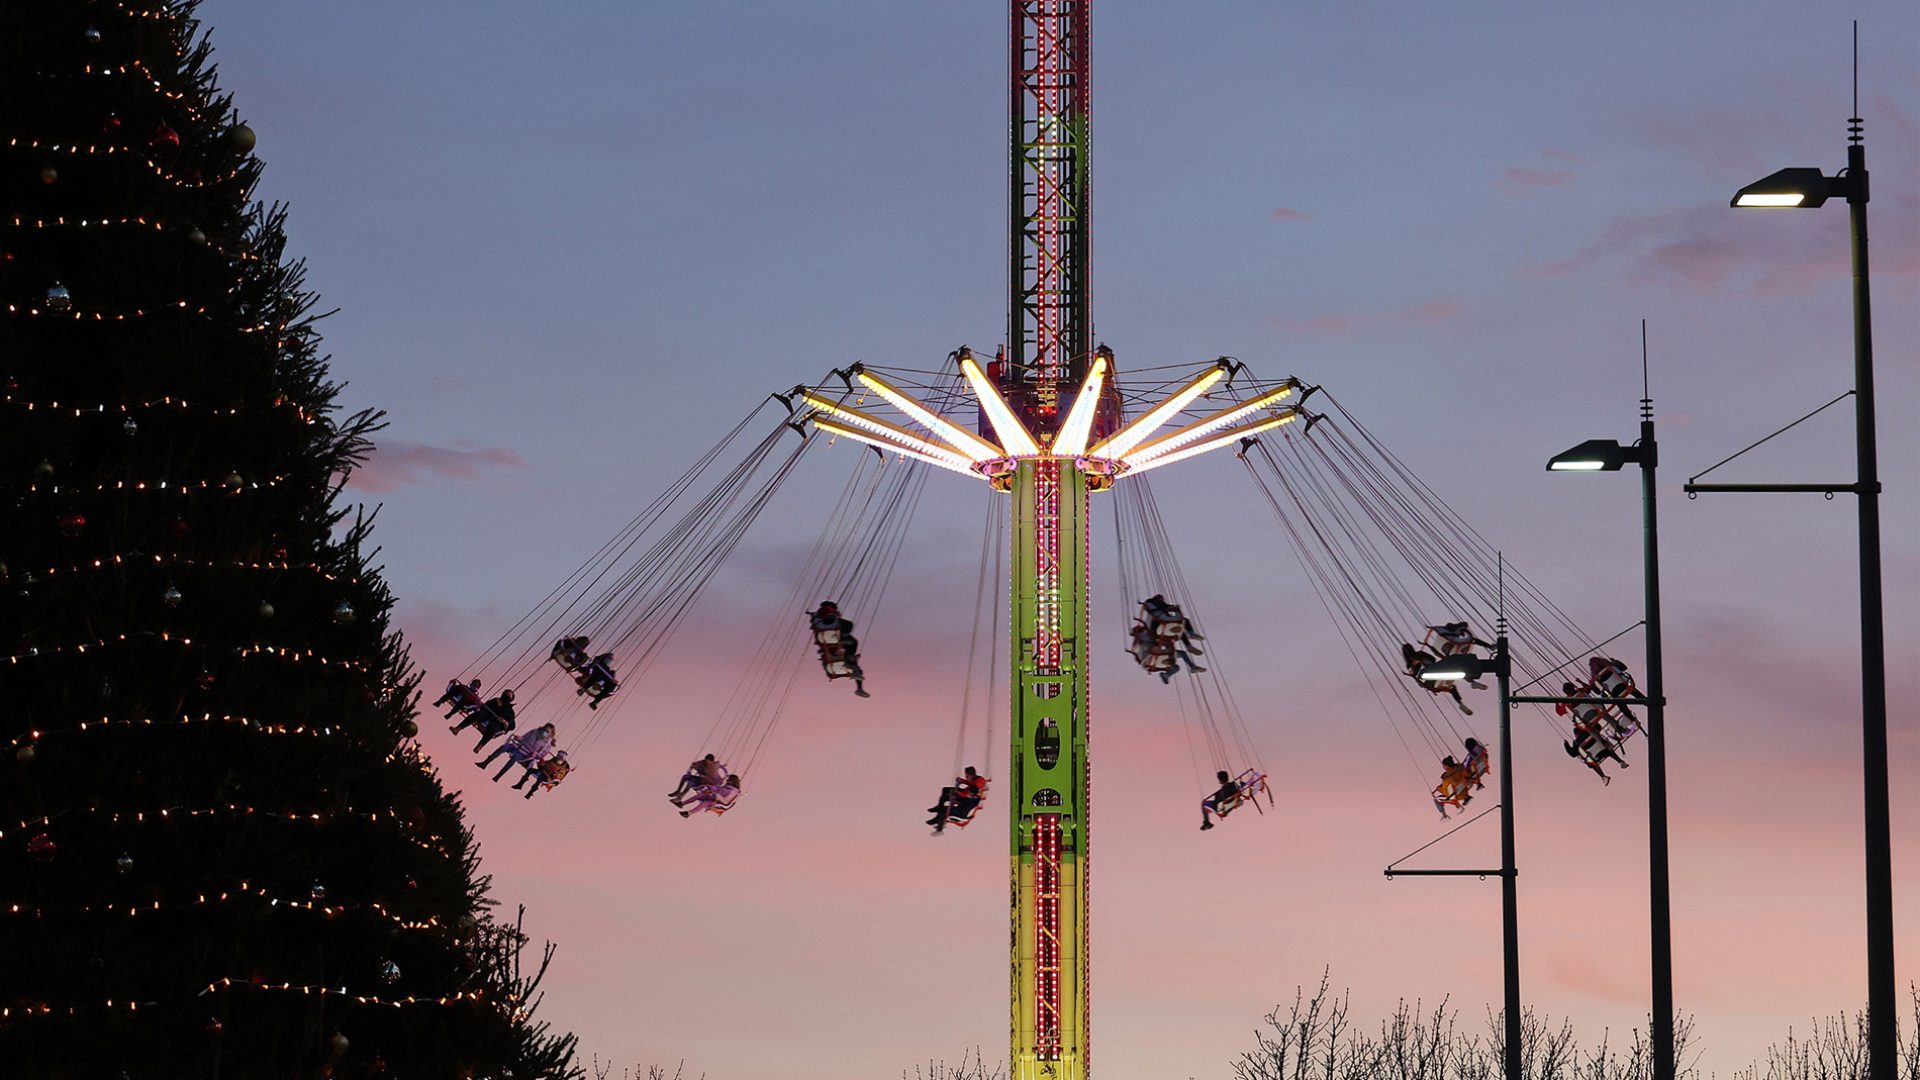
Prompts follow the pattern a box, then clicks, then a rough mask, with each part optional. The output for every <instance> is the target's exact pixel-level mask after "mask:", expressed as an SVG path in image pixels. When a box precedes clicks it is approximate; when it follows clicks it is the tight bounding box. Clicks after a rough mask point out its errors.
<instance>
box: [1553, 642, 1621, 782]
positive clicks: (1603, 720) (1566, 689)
mask: <svg viewBox="0 0 1920 1080" xmlns="http://www.w3.org/2000/svg"><path fill="white" fill-rule="evenodd" d="M1560 692H1561V693H1563V694H1565V695H1566V696H1567V697H1575V698H1586V699H1590V700H1585V701H1580V702H1578V703H1568V702H1564V701H1563V702H1561V703H1559V704H1557V705H1555V706H1554V707H1553V711H1554V712H1555V713H1557V714H1559V715H1561V716H1571V717H1572V718H1573V739H1572V741H1570V742H1563V743H1561V744H1560V745H1561V747H1562V748H1564V749H1565V750H1566V752H1567V756H1568V757H1571V758H1578V759H1579V760H1580V762H1581V764H1583V765H1585V766H1586V767H1587V768H1589V769H1592V770H1593V771H1594V773H1595V775H1597V776H1599V777H1600V782H1601V783H1602V784H1611V783H1613V777H1611V776H1608V775H1607V772H1606V770H1605V769H1603V768H1601V767H1600V763H1601V762H1602V761H1605V760H1607V759H1608V758H1611V759H1613V761H1614V762H1615V763H1616V764H1618V765H1619V766H1620V767H1621V768H1623V769H1625V768H1628V767H1629V766H1628V765H1627V759H1626V756H1625V755H1623V754H1622V753H1621V752H1620V747H1621V744H1623V743H1625V742H1626V741H1627V739H1629V738H1630V737H1632V736H1633V734H1634V733H1635V732H1637V731H1639V730H1640V721H1639V719H1638V718H1637V717H1635V716H1634V715H1633V710H1631V709H1629V708H1627V707H1626V705H1624V704H1621V703H1619V702H1615V701H1610V700H1609V699H1610V698H1622V697H1630V696H1632V695H1634V694H1637V693H1638V692H1639V691H1638V689H1637V688H1636V687H1635V686H1634V685H1633V676H1632V675H1631V674H1630V673H1628V671H1627V665H1626V664H1625V663H1623V662H1621V661H1619V660H1616V659H1614V658H1613V657H1611V656H1594V657H1589V658H1588V660H1587V681H1586V682H1584V683H1581V684H1579V685H1578V686H1576V685H1574V684H1573V683H1571V682H1565V683H1561V684H1560Z"/></svg>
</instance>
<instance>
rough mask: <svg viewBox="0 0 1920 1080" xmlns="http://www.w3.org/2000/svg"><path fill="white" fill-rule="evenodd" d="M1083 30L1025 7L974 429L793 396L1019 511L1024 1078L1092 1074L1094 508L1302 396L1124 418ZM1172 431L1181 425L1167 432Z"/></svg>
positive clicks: (912, 409)
mask: <svg viewBox="0 0 1920 1080" xmlns="http://www.w3.org/2000/svg"><path fill="white" fill-rule="evenodd" d="M1087 31H1088V18H1087V0H1011V20H1010V40H1011V44H1010V49H1009V60H1010V63H1009V67H1010V76H1009V82H1010V91H1011V93H1010V102H1011V109H1012V123H1011V125H1010V136H1011V143H1012V146H1011V151H1012V154H1011V157H1012V160H1011V166H1012V168H1011V180H1012V186H1011V199H1010V202H1011V206H1010V215H1009V216H1010V219H1011V229H1010V245H1009V246H1010V253H1009V254H1010V263H1011V272H1010V273H1009V275H1008V280H1009V282H1010V284H1011V300H1010V304H1009V308H1010V312H1009V327H1008V336H1007V346H1008V355H1007V356H1006V357H1005V358H1004V362H999V363H990V364H987V365H985V366H984V367H983V366H982V365H981V364H980V362H979V361H978V359H977V358H975V357H974V355H973V352H972V350H970V349H968V348H966V347H965V346H962V347H961V348H960V349H958V350H956V351H955V352H954V354H953V356H952V359H953V361H954V362H955V363H956V364H957V366H958V367H959V370H960V374H961V375H962V376H963V378H964V379H965V381H966V383H967V385H968V387H969V388H970V390H971V392H972V395H973V397H974V399H975V400H976V401H977V402H978V403H979V406H980V414H979V424H978V425H977V427H976V428H975V429H973V430H969V429H968V428H967V427H965V426H963V422H956V420H955V419H954V418H953V417H951V416H949V415H947V414H946V410H945V409H944V408H939V409H936V408H931V407H929V406H928V405H927V404H926V403H923V402H920V401H917V400H915V399H914V398H913V397H912V396H911V395H909V394H907V393H906V392H905V391H904V390H903V389H902V388H901V387H899V386H895V385H893V384H892V383H891V382H889V381H888V380H887V379H886V378H884V377H882V376H881V375H880V374H879V373H878V372H876V371H872V370H868V369H866V368H865V367H863V366H861V365H855V366H854V368H851V369H848V370H846V371H843V372H841V373H840V374H841V377H842V378H843V379H844V380H845V381H846V387H847V390H848V391H849V392H853V389H854V383H855V381H856V380H857V381H858V382H859V383H860V385H861V388H862V389H861V391H860V393H861V395H862V400H863V401H864V400H865V397H864V395H865V394H866V393H868V392H871V393H872V394H873V395H874V396H875V397H876V398H877V399H879V402H881V403H884V404H886V405H887V406H890V407H891V408H893V409H894V410H896V414H895V416H894V417H892V418H889V417H888V416H885V415H879V414H876V413H873V412H869V411H867V409H865V408H862V407H861V405H860V404H859V403H850V402H848V401H847V400H846V395H837V396H836V395H832V394H827V393H822V392H820V391H818V390H813V389H808V388H806V387H797V388H796V393H797V397H798V400H801V401H803V402H804V403H805V404H806V406H807V408H808V410H809V411H808V412H807V413H806V415H805V417H804V419H805V420H806V422H808V423H810V424H811V425H812V426H813V428H814V429H816V430H818V431H821V432H824V433H826V434H828V435H830V436H832V437H833V438H835V439H841V438H846V439H853V440H856V441H859V442H863V443H866V444H869V445H871V446H875V447H878V448H880V449H881V450H883V451H889V452H892V453H895V454H898V455H900V456H902V457H906V458H910V459H913V460H915V461H918V462H921V463H923V464H926V465H930V466H934V467H937V468H940V469H945V470H948V471H951V472H956V473H961V474H964V475H968V476H973V477H976V478H981V479H985V480H987V481H989V482H991V483H992V484H993V486H994V487H996V488H998V489H1000V490H1002V491H1006V492H1008V493H1009V494H1010V495H1011V497H1012V500H1013V515H1012V516H1013V537H1012V540H1013V542H1012V544H1011V548H1012V555H1013V559H1012V567H1011V569H1010V576H1011V578H1012V598H1013V602H1012V605H1011V609H1012V610H1011V616H1012V625H1011V627H1010V628H1009V636H1010V639H1011V640H1010V648H1009V650H1008V654H1009V656H1010V657H1011V658H1012V663H1013V673H1012V678H1011V679H1010V680H1009V683H1010V685H1011V688H1012V693H1013V698H1012V702H1011V708H1010V714H1011V723H1010V724H1009V725H1008V728H1009V732H1010V735H1011V739H1012V747H1011V754H1010V757H1009V760H1008V776H1007V778H1006V780H1005V782H1004V784H1003V789H1004V790H1005V791H1006V792H1007V794H1008V801H1009V803H1010V804H1011V813H1010V815H1009V816H1010V818H1011V826H1012V828H1011V848H1012V851H1011V856H1012V858H1011V863H1012V890H1011V892H1012V897H1011V899H1012V907H1013V920H1012V943H1011V944H1012V958H1011V959H1012V980H1011V981H1012V986H1011V988H1010V989H1011V991H1012V993H1011V999H1012V1017H1011V1021H1012V1023H1011V1027H1012V1052H1011V1055H1010V1066H1009V1070H1008V1071H1009V1074H1010V1080H1086V1077H1087V1076H1088V1074H1089V1071H1090V1070H1089V1049H1090V1045H1091V1038H1090V1035H1089V1025H1088V1003H1089V994H1088V990H1089V980H1088V963H1087V958H1088V949H1087V941H1088V938H1087V925H1088V924H1087V896H1088V875H1087V865H1088V851H1089V843H1088V840H1089V836H1090V827H1089V822H1088V805H1089V790H1090V784H1089V779H1090V776H1091V773H1090V771H1089V767H1088V757H1087V732H1088V709H1087V702H1088V695H1087V652H1088V644H1089V639H1088V633H1087V627H1088V611H1087V499H1088V495H1089V494H1090V493H1092V492H1095V491H1102V490H1105V489H1106V488H1109V487H1111V486H1112V485H1113V484H1114V483H1115V482H1116V481H1119V480H1124V479H1125V478H1126V477H1128V476H1131V475H1133V474H1135V473H1140V472H1144V471H1146V470H1149V469H1156V468H1159V467H1160V466H1162V465H1169V464H1172V463H1173V462H1176V461H1182V460H1185V459H1187V458H1189V457H1193V456H1195V455H1197V454H1204V453H1207V452H1209V451H1212V450H1217V449H1222V448H1225V447H1229V446H1234V445H1236V444H1238V442H1239V441H1240V440H1241V439H1244V438H1248V437H1250V436H1254V435H1257V434H1259V433H1260V432H1262V431H1267V430H1270V429H1272V428H1274V427H1277V426H1279V425H1281V424H1284V423H1287V422H1289V421H1291V420H1294V419H1297V418H1298V417H1299V416H1301V415H1302V412H1301V410H1300V409H1299V408H1298V407H1297V406H1282V405H1281V404H1280V403H1281V401H1282V400H1283V399H1285V398H1287V397H1289V396H1290V395H1292V394H1294V393H1295V392H1296V391H1297V390H1298V389H1299V384H1298V383H1296V382H1294V381H1292V380H1288V381H1287V382H1286V383H1283V384H1280V385H1278V386H1273V387H1270V388H1267V389H1264V390H1260V391H1259V392H1257V393H1254V394H1252V395H1251V396H1246V397H1240V396H1239V395H1229V397H1230V398H1231V400H1230V401H1228V402H1227V403H1226V404H1225V405H1224V407H1219V408H1215V409H1213V411H1210V412H1206V413H1205V414H1204V415H1201V416H1199V417H1198V418H1197V419H1191V420H1187V419H1186V417H1187V416H1188V414H1189V412H1188V411H1189V409H1193V408H1197V404H1198V402H1200V400H1201V399H1202V398H1203V397H1207V396H1208V395H1209V391H1211V390H1213V389H1214V388H1215V387H1221V386H1223V385H1225V384H1230V382H1231V378H1230V376H1231V373H1232V371H1233V365H1230V364H1228V363H1227V362H1226V361H1225V360H1224V359H1223V360H1221V361H1218V362H1215V363H1213V364H1210V365H1208V366H1206V367H1205V368H1204V369H1202V370H1201V371H1199V372H1198V373H1197V374H1195V375H1194V376H1193V377H1192V378H1190V379H1188V380H1187V381H1186V382H1185V383H1184V384H1182V385H1181V386H1180V387H1179V388H1178V389H1176V390H1175V391H1174V392H1173V393H1172V394H1170V395H1168V396H1167V397H1165V398H1164V399H1163V400H1161V401H1160V402H1158V403H1157V404H1154V405H1152V406H1151V407H1149V408H1147V409H1146V410H1145V411H1144V412H1142V413H1141V414H1140V415H1139V416H1136V417H1134V418H1132V419H1131V420H1129V419H1127V418H1125V417H1124V416H1123V410H1122V408H1121V403H1120V399H1119V395H1118V393H1117V391H1116V390H1115V389H1114V386H1113V377H1114V372H1113V354H1112V353H1110V352H1109V351H1107V349H1106V348H1105V347H1104V346H1102V347H1099V348H1094V347H1092V345H1091V341H1092V321H1091V318H1090V316H1089V312H1088V302H1087V301H1088V278H1087V263H1088V254H1089V246H1088V242H1087V240H1088V235H1089V221H1088V216H1087V205H1088V200H1087V193H1088V185H1087V181H1088V173H1087V130H1088V129H1087V115H1088V114H1087V105H1088V90H1089V83H1088V70H1089V64H1088V60H1087V40H1088V33H1087ZM1303 396H1304V395H1303ZM782 400H789V399H787V398H784V397H783V398H782ZM1183 420H1185V422H1182V421H1183ZM1168 424H1178V425H1179V426H1178V427H1176V428H1174V429H1173V430H1171V431H1166V432H1164V433H1160V429H1161V428H1162V427H1163V426H1165V425H1168ZM916 428H917V429H919V430H915V429H916Z"/></svg>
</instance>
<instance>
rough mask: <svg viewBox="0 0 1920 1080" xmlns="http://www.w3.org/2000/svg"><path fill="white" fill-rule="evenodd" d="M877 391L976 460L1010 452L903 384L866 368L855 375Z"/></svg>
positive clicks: (992, 457) (993, 457)
mask: <svg viewBox="0 0 1920 1080" xmlns="http://www.w3.org/2000/svg"><path fill="white" fill-rule="evenodd" d="M854 378H856V379H859V380H860V381H861V382H862V383H864V384H866V386H867V387H868V388H869V389H871V390H872V391H873V392H874V393H876V394H879V395H880V396H881V397H883V398H886V399H887V401H888V402H890V403H892V405H893V407H894V408H896V409H899V410H900V411H901V412H903V413H906V414H907V415H908V416H910V417H912V418H913V421H914V423H916V424H919V425H920V426H921V427H924V428H926V429H927V430H928V431H931V432H933V433H934V434H936V435H939V436H940V437H941V438H943V439H945V440H946V441H947V442H949V443H951V444H952V445H953V448H954V449H955V450H957V451H959V452H960V454H961V456H963V457H968V458H972V459H973V460H974V461H992V460H994V459H995V458H1001V457H1005V456H1006V453H1005V452H1004V451H1002V450H1001V449H1000V448H999V447H997V446H995V445H993V444H992V443H990V442H988V441H987V440H985V439H983V438H981V437H980V436H978V435H975V434H974V433H973V432H971V431H968V430H967V429H966V428H963V427H960V426H959V425H957V424H955V423H953V422H952V421H950V420H948V419H947V418H945V417H943V416H941V415H939V414H938V413H936V412H934V411H933V410H932V409H929V408H927V407H926V406H925V405H922V404H920V403H919V402H918V401H915V400H913V399H912V398H910V397H908V396H907V395H906V394H905V393H904V392H903V391H901V390H900V388H899V387H896V386H894V385H893V384H892V383H889V382H887V381H886V380H885V379H882V378H881V377H880V376H878V375H875V374H873V373H872V372H868V371H862V372H860V373H858V374H857V375H855V376H854Z"/></svg>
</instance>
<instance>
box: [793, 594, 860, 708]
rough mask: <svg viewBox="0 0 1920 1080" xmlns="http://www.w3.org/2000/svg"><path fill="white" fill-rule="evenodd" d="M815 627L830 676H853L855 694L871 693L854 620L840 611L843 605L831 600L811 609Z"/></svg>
mask: <svg viewBox="0 0 1920 1080" xmlns="http://www.w3.org/2000/svg"><path fill="white" fill-rule="evenodd" d="M807 623H808V626H809V628H810V629H811V630H812V631H813V644H814V647H815V648H816V649H818V650H819V651H820V669H821V670H822V671H824V672H826V673H827V678H829V679H852V680H853V695H854V696H855V697H872V696H873V695H872V694H869V693H867V673H866V672H865V671H864V670H862V669H861V667H860V642H859V640H858V639H856V638H855V637H854V636H853V620H851V619H849V618H847V617H846V616H844V615H842V614H840V606H839V605H838V604H835V603H834V602H833V601H831V600H822V601H820V606H819V607H817V608H815V609H814V610H812V611H809V612H807Z"/></svg>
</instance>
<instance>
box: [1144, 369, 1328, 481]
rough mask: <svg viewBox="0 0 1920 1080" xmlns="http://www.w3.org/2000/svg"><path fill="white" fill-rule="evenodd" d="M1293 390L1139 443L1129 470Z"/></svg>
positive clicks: (1268, 395)
mask: <svg viewBox="0 0 1920 1080" xmlns="http://www.w3.org/2000/svg"><path fill="white" fill-rule="evenodd" d="M1293 389H1294V388H1293V384H1292V383H1288V384H1287V385H1285V386H1282V387H1278V388H1275V389H1273V390H1269V391H1267V392H1266V393H1264V394H1260V395H1258V396H1257V397H1252V398H1249V399H1247V400H1246V401H1243V402H1241V403H1240V404H1238V405H1235V406H1234V407H1232V408H1230V409H1222V410H1220V411H1219V412H1217V413H1214V414H1213V415H1212V416H1205V417H1201V418H1200V419H1198V420H1195V421H1194V422H1193V423H1191V424H1188V425H1187V426H1185V427H1182V428H1176V429H1175V430H1173V431H1170V432H1168V433H1166V434H1165V435H1162V436H1160V437H1159V438H1157V439H1153V440H1151V441H1148V442H1144V443H1141V444H1140V445H1139V446H1137V447H1135V448H1134V450H1133V452H1132V453H1130V454H1128V455H1126V458H1125V460H1126V463H1127V465H1128V466H1130V467H1134V468H1137V467H1139V465H1140V463H1141V462H1144V461H1146V460H1148V459H1150V458H1156V457H1159V456H1160V455H1161V454H1167V453H1172V452H1173V451H1175V450H1178V449H1180V448H1181V447H1182V446H1185V445H1187V444H1188V443H1190V442H1192V441H1193V440H1195V439H1197V438H1199V437H1200V436H1202V435H1205V434H1207V433H1208V432H1210V431H1215V430H1218V429H1219V428H1223V427H1226V426H1227V425H1228V424H1231V423H1233V422H1235V421H1237V420H1242V419H1245V418H1246V417H1249V416H1252V415H1253V414H1254V413H1256V412H1258V411H1260V410H1261V409H1264V408H1266V407H1267V406H1268V405H1271V404H1273V403H1274V402H1276V401H1279V400H1280V399H1281V398H1284V397H1286V396H1287V395H1289V394H1291V393H1293Z"/></svg>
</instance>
